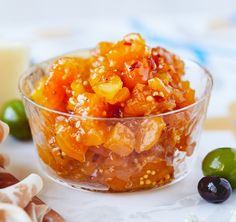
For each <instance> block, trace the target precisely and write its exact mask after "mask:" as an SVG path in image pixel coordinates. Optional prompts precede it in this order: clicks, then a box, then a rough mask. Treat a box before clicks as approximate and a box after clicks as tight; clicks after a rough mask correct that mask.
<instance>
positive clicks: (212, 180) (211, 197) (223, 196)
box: [198, 176, 232, 203]
mask: <svg viewBox="0 0 236 222" xmlns="http://www.w3.org/2000/svg"><path fill="white" fill-rule="evenodd" d="M198 192H199V194H200V195H201V197H202V198H203V199H205V200H206V201H208V202H210V203H222V202H224V201H226V200H227V199H228V198H229V197H230V195H231V193H232V188H231V186H230V183H229V182H228V181H227V180H226V179H224V178H221V177H217V176H207V177H203V178H202V179H201V180H200V181H199V183H198Z"/></svg>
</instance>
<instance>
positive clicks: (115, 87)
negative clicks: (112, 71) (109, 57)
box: [92, 75, 123, 100]
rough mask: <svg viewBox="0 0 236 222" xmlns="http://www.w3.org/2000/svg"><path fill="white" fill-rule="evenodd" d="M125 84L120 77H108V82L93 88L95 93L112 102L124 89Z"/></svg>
mask: <svg viewBox="0 0 236 222" xmlns="http://www.w3.org/2000/svg"><path fill="white" fill-rule="evenodd" d="M122 86H123V82H122V81H121V79H120V77H119V76H115V75H114V76H111V77H108V78H107V80H106V82H101V83H98V84H96V85H94V86H92V88H93V90H94V91H95V93H96V94H97V95H99V96H101V97H105V98H106V99H107V100H112V99H113V98H114V97H115V95H116V94H117V93H118V92H119V91H120V90H121V89H122Z"/></svg>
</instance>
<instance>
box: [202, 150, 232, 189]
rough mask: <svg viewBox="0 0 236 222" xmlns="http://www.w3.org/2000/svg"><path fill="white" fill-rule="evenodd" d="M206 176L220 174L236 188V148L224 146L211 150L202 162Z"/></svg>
mask: <svg viewBox="0 0 236 222" xmlns="http://www.w3.org/2000/svg"><path fill="white" fill-rule="evenodd" d="M202 171H203V174H204V175H205V176H220V177H223V178H225V179H227V180H228V181H229V182H230V184H231V186H232V188H236V149H234V148H230V147H222V148H218V149H215V150H212V151H211V152H209V153H208V154H207V155H206V157H205V158H204V159H203V162H202Z"/></svg>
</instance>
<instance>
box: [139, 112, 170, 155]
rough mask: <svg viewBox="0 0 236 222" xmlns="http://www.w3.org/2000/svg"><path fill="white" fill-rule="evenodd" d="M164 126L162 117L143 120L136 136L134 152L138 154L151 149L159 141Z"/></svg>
mask: <svg viewBox="0 0 236 222" xmlns="http://www.w3.org/2000/svg"><path fill="white" fill-rule="evenodd" d="M165 126H166V124H165V122H164V121H163V119H162V117H153V118H151V119H146V120H144V121H143V122H142V123H141V124H140V126H139V128H138V130H137V134H136V146H135V150H136V152H138V153H141V152H143V151H147V150H149V149H151V148H152V147H153V146H154V145H155V144H156V143H157V142H158V140H159V138H160V136H161V133H162V130H163V129H164V128H165Z"/></svg>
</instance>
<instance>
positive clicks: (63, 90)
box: [44, 57, 87, 111]
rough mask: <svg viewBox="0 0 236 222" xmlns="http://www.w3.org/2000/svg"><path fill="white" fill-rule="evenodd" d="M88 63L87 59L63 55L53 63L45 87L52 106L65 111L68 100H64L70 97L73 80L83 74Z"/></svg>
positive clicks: (45, 93)
mask: <svg viewBox="0 0 236 222" xmlns="http://www.w3.org/2000/svg"><path fill="white" fill-rule="evenodd" d="M86 63H87V60H86V59H82V58H73V57H63V58H60V59H58V60H57V61H55V62H54V63H53V65H52V67H51V69H50V76H49V78H48V80H47V81H46V83H45V87H44V96H46V97H47V100H48V102H49V103H50V108H54V109H59V110H60V111H64V108H65V107H64V105H65V103H66V102H64V103H63V101H66V100H67V99H68V96H67V90H69V89H70V85H71V83H72V81H74V80H75V79H76V78H79V77H80V76H83V74H84V73H85V67H86ZM84 76H85V75H84Z"/></svg>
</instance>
